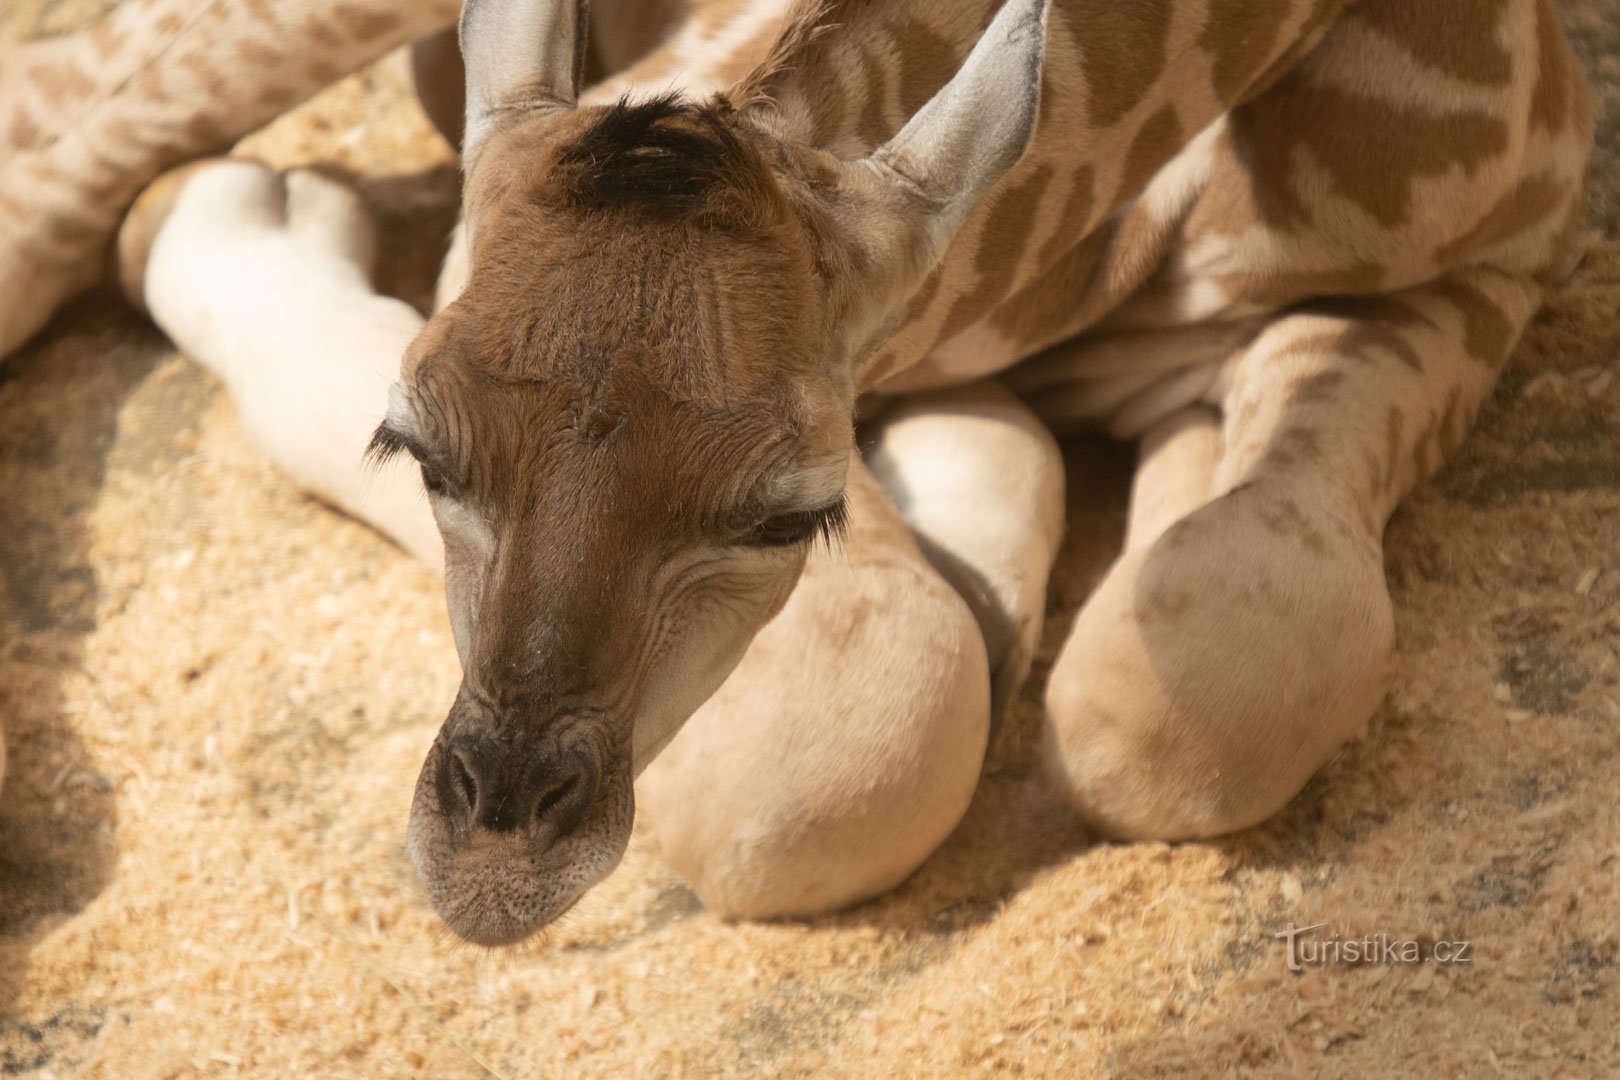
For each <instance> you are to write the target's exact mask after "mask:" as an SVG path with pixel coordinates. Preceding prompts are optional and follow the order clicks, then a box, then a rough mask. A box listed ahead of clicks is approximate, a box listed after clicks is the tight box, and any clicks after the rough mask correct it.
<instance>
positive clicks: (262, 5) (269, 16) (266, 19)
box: [245, 0, 276, 25]
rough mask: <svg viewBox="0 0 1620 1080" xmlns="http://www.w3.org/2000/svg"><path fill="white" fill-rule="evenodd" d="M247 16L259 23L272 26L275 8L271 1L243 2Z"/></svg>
mask: <svg viewBox="0 0 1620 1080" xmlns="http://www.w3.org/2000/svg"><path fill="white" fill-rule="evenodd" d="M245 2H246V5H247V9H248V14H249V15H251V16H253V18H254V19H256V20H258V21H259V22H261V23H266V24H271V25H273V24H274V23H275V21H276V8H275V4H274V3H273V2H272V0H245Z"/></svg>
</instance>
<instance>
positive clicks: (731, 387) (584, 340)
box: [373, 0, 1046, 944]
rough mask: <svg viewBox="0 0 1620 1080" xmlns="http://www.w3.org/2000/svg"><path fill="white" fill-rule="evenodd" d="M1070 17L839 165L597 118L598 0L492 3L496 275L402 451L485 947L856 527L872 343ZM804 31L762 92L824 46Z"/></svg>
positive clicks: (426, 799) (407, 394)
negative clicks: (409, 460)
mask: <svg viewBox="0 0 1620 1080" xmlns="http://www.w3.org/2000/svg"><path fill="white" fill-rule="evenodd" d="M806 10H807V11H810V12H811V13H812V14H814V12H815V11H817V10H819V9H816V8H810V9H806ZM829 10H830V9H829ZM1045 12H1046V4H1045V0H1008V2H1007V3H1006V4H1005V5H1004V7H1003V8H1002V9H1001V11H1000V13H998V14H997V16H996V17H995V19H994V20H992V23H991V25H990V27H989V28H988V29H987V30H986V31H985V33H984V35H983V37H982V38H981V39H980V41H979V43H978V44H977V45H976V46H975V47H974V49H973V51H972V53H971V54H970V55H969V57H968V59H967V61H965V62H964V64H963V67H962V69H961V71H959V72H958V74H957V75H956V77H955V78H953V79H952V81H951V83H950V84H949V85H948V86H947V87H946V88H945V89H944V90H942V91H941V92H940V93H939V94H938V95H936V96H935V97H934V98H933V99H932V100H930V101H929V102H928V103H927V104H926V105H924V106H923V108H922V109H920V110H918V112H917V113H916V115H915V116H914V117H913V118H912V119H911V120H910V121H909V122H908V123H907V124H906V125H905V127H904V129H903V130H901V131H900V132H899V133H898V134H897V135H896V136H895V138H894V139H892V140H891V141H890V142H889V143H887V144H885V145H884V146H883V147H880V148H878V149H877V150H876V151H874V152H873V154H872V155H870V156H869V157H867V158H865V159H861V160H859V161H842V160H839V159H837V158H834V157H832V156H831V155H829V154H826V153H824V152H822V151H820V150H817V149H814V148H811V147H808V146H804V145H800V144H798V143H795V142H791V141H790V138H789V136H788V135H786V134H782V133H781V132H782V129H781V128H780V126H779V125H777V124H775V123H774V122H773V121H772V120H771V118H770V115H769V114H770V110H769V108H768V107H767V108H765V109H764V113H763V114H760V113H759V112H758V110H757V109H756V108H755V106H754V105H748V106H747V108H746V109H745V110H744V111H742V112H739V111H737V110H735V109H733V107H732V106H731V104H730V102H729V99H728V98H725V97H721V98H717V99H716V100H715V102H713V103H712V104H709V105H703V106H697V105H692V104H684V103H681V102H679V101H677V100H675V99H673V98H659V99H653V100H650V101H645V102H641V103H638V104H634V105H631V104H625V103H620V104H618V105H614V106H609V107H598V108H591V109H577V108H575V104H576V102H577V100H578V95H579V83H580V78H581V71H582V57H583V41H584V27H585V22H584V10H583V4H580V3H569V2H567V0H503V2H501V3H499V4H497V3H495V2H494V0H467V2H466V3H465V5H464V6H463V14H462V26H461V44H462V50H463V53H464V55H465V58H466V70H467V74H468V81H467V95H466V99H467V125H466V146H465V148H464V158H465V160H466V162H467V167H468V175H467V182H466V188H465V215H464V221H465V224H466V228H467V230H468V234H469V236H470V237H471V246H470V250H471V272H470V276H469V278H468V282H467V286H466V288H465V290H464V291H463V292H462V294H461V296H460V297H459V298H458V299H457V300H456V301H455V302H454V303H452V304H450V305H449V306H448V307H446V308H445V309H444V310H443V311H442V312H440V313H439V314H438V315H436V316H435V317H434V318H433V319H432V320H431V321H430V322H429V323H428V325H427V326H426V327H425V328H424V330H423V332H422V334H421V336H420V337H419V338H418V340H417V341H416V342H415V343H414V344H413V345H412V347H411V349H410V350H409V352H408V353H407V356H406V358H405V362H404V366H403V373H402V378H401V381H400V385H399V386H398V388H397V390H396V393H395V396H394V400H393V401H392V403H391V407H390V410H389V416H388V419H387V420H386V421H385V422H384V424H383V425H382V427H380V428H379V429H378V433H377V437H376V440H375V441H374V444H373V448H374V451H375V452H376V453H377V454H379V455H383V456H386V455H388V454H391V453H403V452H409V453H410V454H412V455H413V456H414V457H416V458H417V460H418V461H419V462H421V465H422V474H423V482H424V485H425V486H426V488H427V490H428V492H429V496H430V498H431V499H432V503H433V510H434V515H435V517H436V518H437V520H438V523H439V527H440V531H441V532H442V534H443V537H444V545H445V558H446V568H445V579H446V591H447V594H448V597H449V602H450V615H451V622H452V624H453V626H454V630H455V636H456V644H457V647H458V649H459V650H460V653H461V658H462V664H463V681H462V686H461V691H460V693H459V694H458V695H457V698H456V702H455V704H454V706H453V707H452V709H451V711H450V715H449V717H448V718H447V719H446V720H445V723H444V727H443V728H442V730H441V731H440V733H439V737H438V739H437V740H436V741H435V743H434V745H433V748H432V750H431V752H430V753H429V755H428V758H427V761H426V762H425V763H424V765H423V769H422V774H421V778H420V780H419V781H418V784H417V789H416V798H415V802H414V804H413V806H412V810H411V826H410V848H411V855H412V859H413V861H414V862H415V864H416V868H417V871H418V873H419V874H420V875H421V877H422V880H423V882H424V883H425V884H426V886H427V890H428V895H429V896H430V897H431V899H432V900H433V903H434V906H435V907H436V908H437V909H438V910H439V912H440V914H441V915H443V917H444V919H445V921H446V922H447V923H448V924H449V926H450V927H451V928H452V929H453V930H455V931H456V932H457V933H458V934H460V935H462V936H463V937H465V938H468V939H469V940H472V941H475V942H479V943H483V944H504V943H508V942H514V941H517V940H520V939H522V938H523V937H526V936H528V935H529V934H531V933H533V932H534V931H535V930H537V929H538V928H540V927H541V926H543V925H545V924H546V923H547V922H549V921H551V920H552V919H554V918H556V917H557V916H558V915H560V914H561V913H562V912H563V911H566V910H567V909H568V908H569V907H570V906H571V905H572V904H573V903H574V902H575V901H577V900H578V899H579V897H580V896H581V895H582V894H583V893H584V892H585V890H586V889H588V888H589V887H590V886H591V885H593V884H595V883H596V882H597V881H598V880H600V879H601V878H602V877H603V876H605V875H606V874H607V872H608V871H609V870H611V869H612V867H613V866H614V865H615V864H616V863H617V862H618V860H619V857H620V856H621V854H622V853H623V850H624V846H625V844H626V842H627V841H628V839H629V834H630V825H631V819H632V817H633V812H634V805H633V800H634V796H633V794H632V783H633V781H634V778H635V775H636V773H637V772H638V771H639V769H641V768H642V767H643V766H645V765H646V764H647V763H648V761H650V760H651V758H652V757H653V755H655V754H656V753H657V752H658V750H659V749H661V748H662V747H663V745H664V744H665V743H667V742H668V741H669V739H670V738H672V737H673V736H674V734H675V732H676V730H677V729H678V728H679V726H680V725H681V724H682V723H684V722H685V721H686V719H687V718H688V717H690V716H691V714H692V713H693V712H694V711H695V710H696V709H697V707H698V706H699V705H701V704H702V703H703V701H704V700H706V699H707V698H708V697H709V695H710V694H712V693H713V692H714V690H715V689H717V688H718V687H719V685H720V683H721V682H722V680H724V678H725V677H726V675H727V674H728V673H729V672H730V671H731V670H732V669H733V668H734V667H735V666H736V664H737V663H738V661H739V660H740V659H741V657H742V655H743V652H744V651H745V650H746V648H747V646H748V644H749V642H750V641H751V640H752V638H753V637H754V635H755V634H756V633H757V632H758V631H759V629H760V628H761V627H762V626H764V624H765V623H766V622H767V621H768V620H769V619H770V618H771V617H772V616H773V615H774V614H775V613H776V612H777V611H778V610H780V608H781V607H782V605H783V604H784V603H785V602H786V600H787V597H788V594H789V593H790V592H791V591H792V589H793V586H794V583H795V582H796V581H797V579H798V576H799V574H800V572H801V571H802V569H803V567H804V562H805V557H806V554H807V552H808V549H809V545H810V544H811V543H812V542H813V541H814V540H815V539H816V538H817V537H821V538H823V539H826V538H830V537H831V536H832V535H834V534H836V533H837V532H838V531H839V529H840V527H841V525H842V522H843V514H844V509H843V507H844V502H843V489H844V480H845V476H846V474H847V472H848V468H849V458H850V454H851V453H852V449H853V448H852V432H851V416H852V413H853V411H854V404H855V395H856V388H857V383H858V375H857V372H858V370H859V367H860V362H861V359H862V358H863V357H865V356H867V355H869V354H870V352H871V350H872V348H873V347H874V346H875V345H876V344H877V343H879V342H881V341H882V340H883V338H884V336H885V334H886V333H887V331H889V330H890V329H892V327H893V326H894V325H896V323H897V322H898V321H899V319H900V318H901V316H902V314H903V312H904V310H905V307H906V304H907V303H908V301H909V298H910V296H911V294H912V291H913V290H914V289H916V287H917V286H918V285H919V284H920V283H921V281H922V279H923V278H924V276H926V274H927V273H928V272H929V271H930V270H931V269H932V268H933V266H934V265H936V264H937V262H938V260H939V258H940V256H941V255H942V254H943V252H944V250H945V248H946V246H947V245H948V244H949V243H950V240H951V238H952V237H953V236H954V234H955V232H956V230H957V229H959V228H960V227H961V225H962V222H963V221H964V220H965V219H966V217H967V215H968V214H969V213H970V212H971V211H972V210H973V208H974V207H976V206H977V205H978V204H979V202H980V200H982V198H983V196H984V194H985V193H986V192H987V191H988V190H989V189H990V188H991V186H993V185H994V184H995V183H996V182H997V181H998V180H999V179H1000V178H1001V177H1002V176H1003V175H1004V174H1005V173H1006V171H1007V170H1008V169H1009V168H1010V167H1011V166H1012V164H1013V163H1014V162H1015V161H1016V160H1017V159H1018V157H1019V156H1020V155H1021V154H1022V153H1023V151H1024V148H1025V146H1026V145H1027V143H1028V139H1029V136H1030V132H1031V131H1032V130H1033V125H1034V118H1035V115H1036V109H1037V104H1038V98H1039V88H1040V65H1041V56H1042V55H1043V49H1044V40H1045V18H1046V15H1045ZM784 33H785V38H784V40H785V41H786V42H787V47H785V48H784V49H783V50H781V51H780V55H778V54H776V53H773V56H774V57H776V58H775V59H774V60H768V61H767V62H766V64H765V65H762V72H763V74H761V73H758V72H757V73H756V75H760V76H761V79H762V80H763V81H760V80H755V81H756V82H757V85H756V86H755V90H754V91H746V88H745V91H743V92H741V97H742V98H743V99H750V100H753V101H755V102H756V103H757V102H760V101H764V102H768V101H769V94H768V87H769V82H770V80H769V77H768V76H769V74H770V72H771V71H772V70H777V71H783V70H788V68H789V67H790V66H791V58H792V55H793V48H792V40H791V39H793V38H794V37H795V35H797V36H799V37H801V38H802V39H803V40H804V41H809V40H813V39H814V38H815V36H816V35H817V34H819V33H820V29H819V28H818V26H817V25H816V23H815V19H814V18H811V19H809V20H808V21H801V22H796V23H794V24H793V25H792V26H790V27H789V28H788V29H787V30H786V31H785V32H784ZM773 65H774V67H773Z"/></svg>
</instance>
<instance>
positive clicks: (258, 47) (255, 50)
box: [236, 38, 282, 96]
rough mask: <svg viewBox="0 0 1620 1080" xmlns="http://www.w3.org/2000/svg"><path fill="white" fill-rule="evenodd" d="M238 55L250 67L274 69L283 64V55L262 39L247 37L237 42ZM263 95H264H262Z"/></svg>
mask: <svg viewBox="0 0 1620 1080" xmlns="http://www.w3.org/2000/svg"><path fill="white" fill-rule="evenodd" d="M236 55H237V58H238V59H240V60H241V61H242V62H243V63H244V64H247V65H248V66H249V67H255V68H265V69H270V70H274V69H275V68H278V67H280V66H281V62H282V55H281V53H280V52H278V51H277V50H276V49H274V48H272V47H271V46H269V45H266V44H265V43H264V42H262V41H255V40H254V39H252V38H246V39H244V40H242V41H239V42H237V43H236ZM261 96H262V95H261Z"/></svg>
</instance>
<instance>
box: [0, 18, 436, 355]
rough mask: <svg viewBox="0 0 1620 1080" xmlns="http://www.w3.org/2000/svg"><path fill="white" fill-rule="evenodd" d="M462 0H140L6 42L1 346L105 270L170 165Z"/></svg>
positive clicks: (290, 102)
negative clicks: (139, 203)
mask: <svg viewBox="0 0 1620 1080" xmlns="http://www.w3.org/2000/svg"><path fill="white" fill-rule="evenodd" d="M459 9H460V4H459V0H346V2H344V3H341V4H331V3H326V2H324V0H214V2H210V3H206V4H199V3H196V2H195V0H144V2H142V3H129V4H124V5H121V6H120V7H118V8H117V9H116V10H115V11H113V13H112V14H110V15H109V16H107V18H105V19H104V20H103V21H102V22H101V23H99V24H97V25H96V26H95V27H94V28H92V29H91V30H89V31H86V32H84V33H82V34H76V35H71V36H68V37H65V38H57V39H51V40H47V41H41V42H33V43H27V44H9V45H0V357H3V356H4V355H5V354H6V353H8V352H10V351H11V350H12V349H14V348H16V347H17V346H18V345H19V344H21V343H22V342H23V341H24V340H25V339H27V338H28V337H29V336H30V335H31V334H33V333H34V332H35V331H36V330H38V329H39V328H40V327H41V326H43V325H44V323H45V321H46V320H47V319H48V318H50V316H51V313H52V312H53V311H55V309H56V308H57V306H58V305H60V304H61V303H62V302H63V301H64V300H66V299H68V298H69V297H71V296H72V295H73V294H75V293H77V292H78V291H80V290H82V289H84V288H87V287H88V286H89V285H91V284H93V283H94V282H95V281H96V280H97V279H98V278H99V277H100V275H101V270H102V265H103V256H104V253H105V249H106V245H107V241H108V239H109V238H110V237H111V236H112V234H113V231H114V229H115V228H116V227H117V225H118V220H119V217H120V216H121V215H122V214H123V212H124V210H125V209H126V208H127V207H128V206H129V204H130V202H131V201H132V200H133V199H134V198H135V196H136V194H137V193H138V192H139V191H140V190H141V188H142V187H143V186H144V185H145V184H146V183H147V182H148V181H150V180H151V179H152V178H153V177H155V176H157V175H158V173H160V172H161V171H162V170H164V169H165V168H168V167H169V166H171V165H174V164H176V163H178V162H181V161H184V160H187V159H190V158H194V157H198V156H200V155H203V154H207V153H211V152H215V151H217V150H220V149H223V148H224V147H227V146H229V145H230V144H231V143H233V142H235V141H236V140H237V139H238V138H240V137H242V136H243V135H246V134H247V133H248V132H250V131H253V130H254V129H256V128H258V127H260V126H261V125H263V124H264V123H266V122H267V121H269V120H271V119H273V118H274V117H276V116H278V115H280V114H281V113H283V112H286V111H287V110H288V109H290V108H292V107H293V106H294V105H296V104H298V103H299V102H300V101H302V100H303V99H304V98H306V97H309V96H310V95H312V94H314V93H315V92H316V91H318V90H320V89H321V88H323V87H325V86H327V85H329V84H330V83H332V82H334V81H336V80H337V79H339V78H341V77H342V76H343V75H345V74H347V73H349V72H351V71H354V70H355V69H357V68H359V67H361V66H363V65H364V64H366V63H369V62H370V61H372V60H375V59H377V58H378V57H381V56H383V55H384V54H385V53H387V52H388V51H389V50H390V49H392V48H394V47H395V46H397V45H400V44H402V43H404V42H407V41H410V40H412V39H415V38H418V37H421V36H423V35H425V34H430V33H432V32H433V31H435V30H437V29H439V28H441V27H444V26H447V25H449V24H450V23H452V22H454V21H455V18H456V14H457V12H458V11H459Z"/></svg>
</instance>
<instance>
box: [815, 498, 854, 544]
mask: <svg viewBox="0 0 1620 1080" xmlns="http://www.w3.org/2000/svg"><path fill="white" fill-rule="evenodd" d="M815 515H816V538H817V539H819V540H820V541H821V542H822V543H823V544H826V545H827V550H829V551H831V550H832V546H833V542H834V541H835V540H836V541H837V542H838V543H840V544H841V543H843V542H844V538H845V537H846V536H848V535H849V496H848V495H840V496H838V501H837V502H835V503H833V504H832V505H831V506H828V507H825V508H823V509H821V510H817V511H815Z"/></svg>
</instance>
